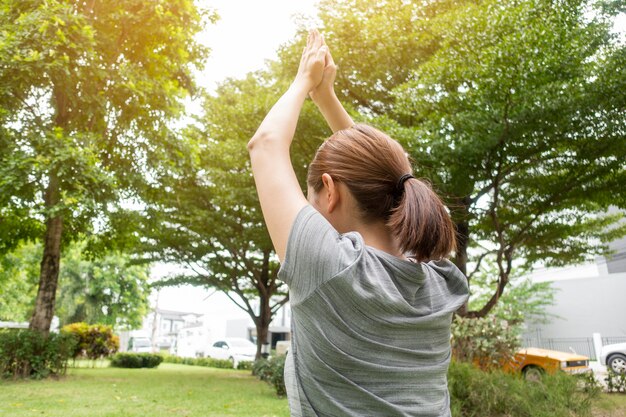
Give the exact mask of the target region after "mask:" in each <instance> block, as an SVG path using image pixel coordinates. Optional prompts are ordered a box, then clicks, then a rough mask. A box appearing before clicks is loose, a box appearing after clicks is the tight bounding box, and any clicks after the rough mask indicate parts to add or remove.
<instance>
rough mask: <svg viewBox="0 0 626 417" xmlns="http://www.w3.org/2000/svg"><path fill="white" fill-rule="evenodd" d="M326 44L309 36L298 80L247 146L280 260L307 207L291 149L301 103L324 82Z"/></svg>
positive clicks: (312, 33)
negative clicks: (304, 208)
mask: <svg viewBox="0 0 626 417" xmlns="http://www.w3.org/2000/svg"><path fill="white" fill-rule="evenodd" d="M323 43H324V42H323V39H322V36H321V35H320V34H319V33H318V32H317V31H312V32H311V33H310V34H309V38H308V40H307V46H306V48H305V49H304V52H303V53H302V59H301V60H300V67H299V68H298V74H297V75H296V78H295V79H294V81H293V83H292V84H291V86H290V87H289V89H288V90H287V91H286V92H285V93H284V94H283V96H282V97H281V98H280V99H279V100H278V101H277V102H276V104H274V106H273V107H272V109H271V110H270V111H269V113H268V114H267V116H265V119H264V120H263V122H262V123H261V125H260V126H259V128H258V129H257V131H256V133H255V134H254V136H253V137H252V139H251V140H250V142H249V143H248V151H249V153H250V160H251V162H252V173H253V175H254V180H255V183H256V188H257V192H258V194H259V201H260V203H261V209H262V210H263V217H264V219H265V223H266V225H267V229H268V231H269V234H270V237H271V239H272V243H273V245H274V249H275V250H276V254H277V255H278V258H279V259H280V260H281V261H282V260H284V259H285V252H286V250H287V240H288V239H289V232H290V230H291V226H292V225H293V222H294V220H295V218H296V215H297V214H298V212H299V211H300V210H301V209H302V207H304V206H305V205H306V204H307V200H306V198H305V196H304V194H303V193H302V190H301V189H300V185H299V184H298V180H297V178H296V174H295V172H294V170H293V166H292V165H291V158H290V157H289V147H290V145H291V141H292V140H293V135H294V133H295V130H296V125H297V123H298V116H299V115H300V110H301V108H302V104H303V103H304V100H305V99H306V97H307V94H308V93H309V91H311V90H312V89H313V88H315V87H316V86H317V85H318V84H319V83H320V82H321V81H322V77H323V73H324V65H325V57H326V54H327V51H328V48H327V47H326V46H325V45H324V44H323Z"/></svg>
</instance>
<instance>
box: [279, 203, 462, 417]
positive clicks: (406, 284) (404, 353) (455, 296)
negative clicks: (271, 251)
mask: <svg viewBox="0 0 626 417" xmlns="http://www.w3.org/2000/svg"><path fill="white" fill-rule="evenodd" d="M279 277H280V278H281V279H282V280H283V281H285V282H286V283H287V284H288V285H289V296H290V301H291V311H292V345H291V349H290V352H289V354H288V356H287V361H286V364H285V383H286V386H287V396H288V398H289V407H290V410H291V415H292V417H300V416H302V417H308V416H334V417H343V416H355V417H356V416H358V417H363V416H372V417H373V416H381V417H382V416H385V417H393V416H420V417H442V416H449V415H450V401H449V397H448V387H447V379H446V374H447V370H448V364H449V362H450V323H451V320H452V314H453V313H454V312H455V311H456V310H457V309H458V308H459V307H460V306H461V305H462V304H463V303H464V302H465V300H466V299H467V296H468V286H467V279H466V278H465V276H464V275H463V274H462V273H461V272H460V271H459V270H458V269H457V268H456V267H455V266H454V265H453V264H452V263H451V262H449V261H447V260H444V261H438V262H429V263H421V264H418V263H413V262H410V261H406V260H402V259H399V258H397V257H395V256H392V255H390V254H387V253H385V252H383V251H380V250H377V249H375V248H372V247H369V246H366V245H365V244H364V243H363V238H362V237H361V235H360V234H358V233H346V234H343V235H340V234H339V233H337V231H336V230H335V229H334V228H333V227H332V226H331V225H330V223H328V221H326V219H325V218H324V217H323V216H322V215H321V214H319V213H318V212H317V211H316V210H315V209H314V208H313V207H311V206H306V207H304V208H303V209H302V210H301V211H300V213H298V215H297V217H296V220H295V222H294V224H293V226H292V230H291V233H290V236H289V242H288V244H287V254H286V258H285V261H284V263H283V264H282V266H281V269H280V272H279Z"/></svg>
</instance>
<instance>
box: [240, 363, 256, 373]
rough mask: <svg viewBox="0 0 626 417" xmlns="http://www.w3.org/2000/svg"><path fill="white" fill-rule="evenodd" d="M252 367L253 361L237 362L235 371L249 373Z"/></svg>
mask: <svg viewBox="0 0 626 417" xmlns="http://www.w3.org/2000/svg"><path fill="white" fill-rule="evenodd" d="M253 366H254V361H239V362H238V363H237V369H239V370H242V371H251V370H252V367H253Z"/></svg>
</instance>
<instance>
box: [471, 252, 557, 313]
mask: <svg viewBox="0 0 626 417" xmlns="http://www.w3.org/2000/svg"><path fill="white" fill-rule="evenodd" d="M529 272H530V271H529V269H528V268H524V267H523V266H518V267H516V268H515V269H513V270H512V272H511V275H510V277H509V287H508V289H507V291H506V292H505V293H504V294H502V296H501V298H500V301H499V302H498V304H497V305H496V306H495V307H494V308H493V310H491V312H490V315H493V316H495V317H497V318H499V319H501V320H506V321H507V322H508V323H509V324H511V325H519V324H522V323H526V324H527V325H528V324H531V323H542V322H546V321H547V320H549V316H548V314H547V313H546V307H548V306H550V305H553V304H554V297H555V294H556V289H555V288H554V287H553V286H552V282H550V281H546V282H533V281H532V280H531V279H530V278H529V277H528V275H527V274H528V273H529ZM497 276H498V268H497V266H496V265H495V262H493V261H491V260H485V261H483V266H482V267H481V268H480V269H479V270H476V271H475V272H474V273H473V274H470V276H469V277H468V279H469V280H471V282H472V292H471V294H470V300H469V309H470V310H474V311H476V310H478V309H480V308H481V307H482V306H484V305H485V304H486V303H487V302H488V301H489V298H490V297H491V296H492V294H493V292H494V291H495V290H496V289H497V286H498V279H497Z"/></svg>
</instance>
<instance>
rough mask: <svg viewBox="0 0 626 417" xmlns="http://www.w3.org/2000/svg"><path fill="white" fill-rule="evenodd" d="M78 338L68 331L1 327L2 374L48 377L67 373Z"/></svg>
mask: <svg viewBox="0 0 626 417" xmlns="http://www.w3.org/2000/svg"><path fill="white" fill-rule="evenodd" d="M75 343H76V342H75V340H74V338H73V337H71V336H68V335H65V334H56V333H51V334H49V335H48V336H47V337H46V336H44V335H42V334H41V333H39V332H36V331H32V330H27V329H20V330H0V377H2V378H15V379H17V378H35V379H40V378H47V377H49V376H60V375H64V374H65V372H66V370H67V364H68V361H69V359H70V358H71V357H72V352H73V351H74V345H75Z"/></svg>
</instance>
